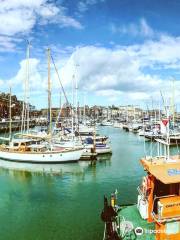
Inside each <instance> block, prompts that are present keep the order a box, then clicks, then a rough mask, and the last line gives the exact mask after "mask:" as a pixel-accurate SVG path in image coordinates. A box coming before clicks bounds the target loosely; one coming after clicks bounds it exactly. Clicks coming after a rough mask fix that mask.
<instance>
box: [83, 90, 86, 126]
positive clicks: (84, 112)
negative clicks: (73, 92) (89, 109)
mask: <svg viewBox="0 0 180 240" xmlns="http://www.w3.org/2000/svg"><path fill="white" fill-rule="evenodd" d="M83 119H84V121H83V122H84V123H83V124H84V125H85V122H86V105H85V92H84V111H83Z"/></svg>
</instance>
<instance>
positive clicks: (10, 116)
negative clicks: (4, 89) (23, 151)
mask: <svg viewBox="0 0 180 240" xmlns="http://www.w3.org/2000/svg"><path fill="white" fill-rule="evenodd" d="M11 108H12V97H11V87H10V89H9V141H11V138H12V110H11Z"/></svg>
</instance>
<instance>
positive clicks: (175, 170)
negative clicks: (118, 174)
mask: <svg viewBox="0 0 180 240" xmlns="http://www.w3.org/2000/svg"><path fill="white" fill-rule="evenodd" d="M141 164H142V165H143V167H144V169H145V170H146V171H148V172H149V173H151V174H152V175H153V176H154V177H155V178H156V179H158V180H160V181H161V182H162V183H164V184H171V183H180V156H179V155H177V156H171V157H170V158H169V159H166V158H165V157H149V158H143V159H141Z"/></svg>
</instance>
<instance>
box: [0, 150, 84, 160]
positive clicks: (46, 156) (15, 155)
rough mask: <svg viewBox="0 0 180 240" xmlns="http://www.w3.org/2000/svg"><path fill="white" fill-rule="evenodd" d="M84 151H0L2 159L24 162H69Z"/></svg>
mask: <svg viewBox="0 0 180 240" xmlns="http://www.w3.org/2000/svg"><path fill="white" fill-rule="evenodd" d="M82 153H83V149H79V150H77V149H76V150H74V151H73V150H71V151H63V152H44V153H24V152H22V153H21V152H6V151H0V159H3V160H7V161H14V162H24V163H26V162H27V163H68V162H77V161H78V160H79V159H80V157H81V155H82Z"/></svg>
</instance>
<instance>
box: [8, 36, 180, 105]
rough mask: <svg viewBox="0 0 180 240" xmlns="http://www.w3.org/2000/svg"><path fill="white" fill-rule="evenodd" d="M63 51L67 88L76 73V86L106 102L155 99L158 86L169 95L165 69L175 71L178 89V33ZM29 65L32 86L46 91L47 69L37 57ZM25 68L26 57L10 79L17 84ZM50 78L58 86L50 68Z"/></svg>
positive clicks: (61, 64)
mask: <svg viewBox="0 0 180 240" xmlns="http://www.w3.org/2000/svg"><path fill="white" fill-rule="evenodd" d="M174 49H175V50H174ZM64 51H65V53H67V52H68V51H69V52H68V53H69V54H70V55H69V56H67V54H64V58H63V59H62V54H61V58H58V55H57V56H56V65H57V68H58V70H59V75H60V78H61V81H62V82H63V85H64V88H65V89H66V91H71V86H72V76H73V75H74V74H75V78H76V79H77V81H78V88H79V90H82V91H86V92H89V93H91V94H92V95H93V96H94V95H95V96H97V97H102V99H104V101H105V102H107V101H109V102H111V103H112V102H113V101H114V102H119V103H121V101H122V102H123V101H126V102H128V101H129V103H132V102H138V101H143V100H147V99H148V98H150V96H153V97H154V98H155V99H158V96H159V95H160V90H161V91H162V92H163V93H168V94H166V96H168V95H169V96H170V95H171V91H169V89H170V88H171V86H172V77H171V75H168V74H164V71H166V70H167V69H168V71H170V70H171V71H172V73H174V74H176V75H175V76H174V77H175V78H176V80H178V81H176V83H175V86H176V90H177V91H178V90H180V71H179V65H180V55H179V52H180V38H179V37H170V36H161V38H160V39H159V40H156V41H155V40H154V41H152V40H151V41H146V42H145V43H143V44H141V45H132V46H115V47H114V48H113V49H108V48H103V47H99V46H84V47H80V48H76V49H74V50H73V48H72V47H70V49H69V48H68V51H67V49H64ZM71 51H73V53H72V54H71ZM30 66H31V69H30V71H31V78H30V80H31V88H32V89H36V90H42V91H46V88H47V73H46V70H45V71H44V72H43V73H42V72H41V71H40V69H42V66H43V64H42V63H41V62H39V60H38V59H31V60H30ZM156 66H158V68H157V69H156ZM43 67H44V69H46V68H47V67H46V66H43ZM52 68H53V67H52ZM147 68H148V69H147ZM24 71H25V61H22V62H21V65H20V70H19V72H18V73H17V75H16V76H15V77H14V78H13V79H11V81H13V82H14V83H16V85H20V83H22V81H23V79H24V77H25V75H24ZM178 71H179V75H177V73H178ZM52 82H53V87H54V89H56V90H57V88H58V89H59V86H60V85H59V82H58V78H57V76H56V73H55V72H54V71H53V70H52ZM42 86H43V87H42ZM177 99H179V98H178V97H177Z"/></svg>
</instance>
